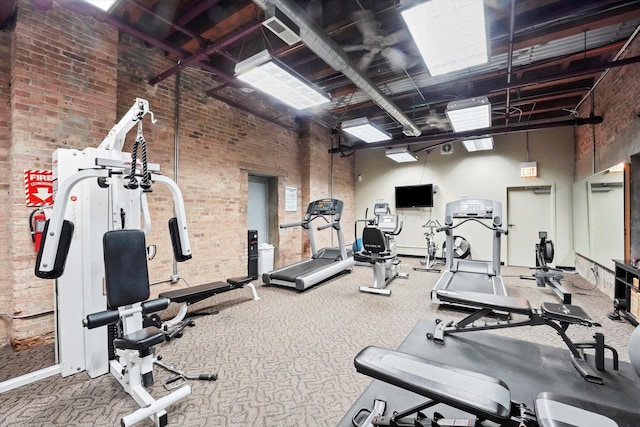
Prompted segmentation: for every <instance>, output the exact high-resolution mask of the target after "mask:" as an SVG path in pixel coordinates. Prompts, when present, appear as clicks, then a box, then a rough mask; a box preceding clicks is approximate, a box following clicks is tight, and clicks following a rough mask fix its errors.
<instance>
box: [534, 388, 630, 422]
mask: <svg viewBox="0 0 640 427" xmlns="http://www.w3.org/2000/svg"><path fill="white" fill-rule="evenodd" d="M535 410H536V418H537V420H538V424H539V425H540V427H559V426H569V425H571V426H576V427H590V426H598V427H618V423H616V422H615V421H613V420H612V419H611V418H609V417H607V416H605V415H602V414H607V413H611V411H612V410H614V411H615V410H616V409H615V408H611V407H610V406H608V405H602V404H599V403H598V401H597V400H590V401H587V400H583V399H578V398H575V397H569V396H565V395H559V394H555V393H548V392H543V393H538V394H537V395H536V398H535Z"/></svg>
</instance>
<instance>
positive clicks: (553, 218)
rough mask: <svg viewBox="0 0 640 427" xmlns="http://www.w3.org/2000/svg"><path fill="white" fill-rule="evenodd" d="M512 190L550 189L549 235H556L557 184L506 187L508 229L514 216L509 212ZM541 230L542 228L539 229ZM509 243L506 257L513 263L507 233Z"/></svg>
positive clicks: (533, 190) (508, 241)
mask: <svg viewBox="0 0 640 427" xmlns="http://www.w3.org/2000/svg"><path fill="white" fill-rule="evenodd" d="M511 191H532V192H535V191H545V192H546V191H549V197H550V198H549V224H550V229H549V235H550V236H555V235H556V227H557V223H556V222H557V218H556V184H555V183H552V184H541V185H521V186H511V187H507V188H506V201H507V210H506V219H507V224H506V229H507V230H509V225H510V224H512V218H510V216H509V213H510V210H509V202H510V200H509V193H510V192H511ZM537 231H540V230H537ZM506 240H507V244H506V254H505V257H504V259H505V260H506V262H505V264H506V265H511V260H510V259H509V245H510V244H511V242H510V240H509V235H508V234H507V239H506Z"/></svg>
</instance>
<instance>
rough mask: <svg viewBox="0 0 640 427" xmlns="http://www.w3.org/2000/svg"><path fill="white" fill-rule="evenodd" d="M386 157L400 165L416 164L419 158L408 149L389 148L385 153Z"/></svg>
mask: <svg viewBox="0 0 640 427" xmlns="http://www.w3.org/2000/svg"><path fill="white" fill-rule="evenodd" d="M384 155H385V156H387V157H388V158H390V159H391V160H393V161H396V162H398V163H406V162H415V161H417V160H418V156H416V155H415V154H413V153H412V152H411V151H409V150H408V149H406V148H389V149H388V150H387V151H385V153H384Z"/></svg>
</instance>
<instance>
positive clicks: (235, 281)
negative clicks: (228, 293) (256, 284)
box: [227, 276, 258, 287]
mask: <svg viewBox="0 0 640 427" xmlns="http://www.w3.org/2000/svg"><path fill="white" fill-rule="evenodd" d="M257 278H258V276H245V277H232V278H230V279H227V283H228V284H230V285H233V286H238V287H242V286H244V285H246V284H247V283H251V282H253V281H254V280H256V279H257Z"/></svg>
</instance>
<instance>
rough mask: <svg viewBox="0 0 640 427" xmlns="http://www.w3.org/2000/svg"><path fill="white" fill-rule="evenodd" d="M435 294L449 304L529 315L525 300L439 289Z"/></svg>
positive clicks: (528, 306) (527, 302) (529, 305)
mask: <svg viewBox="0 0 640 427" xmlns="http://www.w3.org/2000/svg"><path fill="white" fill-rule="evenodd" d="M436 293H437V295H438V298H439V299H440V300H442V301H446V302H449V303H454V304H461V305H467V306H471V307H477V308H486V309H489V310H492V311H494V310H495V311H506V312H509V313H515V314H524V315H526V316H528V315H530V314H531V304H529V300H527V299H525V298H517V297H510V296H506V295H494V294H486V293H482V292H467V291H449V290H446V289H439V290H437V291H436Z"/></svg>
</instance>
